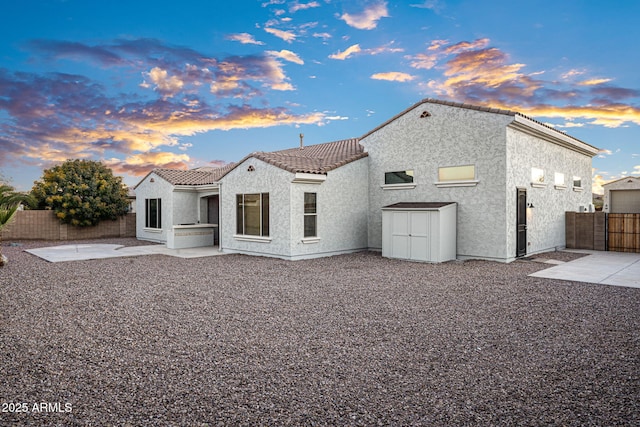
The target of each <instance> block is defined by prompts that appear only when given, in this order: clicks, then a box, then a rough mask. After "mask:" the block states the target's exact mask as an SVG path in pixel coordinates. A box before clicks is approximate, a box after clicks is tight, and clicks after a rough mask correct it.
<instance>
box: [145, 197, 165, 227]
mask: <svg viewBox="0 0 640 427" xmlns="http://www.w3.org/2000/svg"><path fill="white" fill-rule="evenodd" d="M144 211H145V221H144V226H145V228H162V199H145V200H144Z"/></svg>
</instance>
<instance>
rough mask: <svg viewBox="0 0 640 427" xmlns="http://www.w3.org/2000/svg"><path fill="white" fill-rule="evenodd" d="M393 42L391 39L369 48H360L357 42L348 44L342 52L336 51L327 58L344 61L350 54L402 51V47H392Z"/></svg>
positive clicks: (378, 53) (377, 53)
mask: <svg viewBox="0 0 640 427" xmlns="http://www.w3.org/2000/svg"><path fill="white" fill-rule="evenodd" d="M393 44H394V42H393V41H392V42H389V43H387V44H386V45H383V46H379V47H374V48H369V49H362V48H361V47H360V45H359V44H354V45H351V46H349V47H348V48H346V49H345V50H344V51H342V52H340V51H338V52H337V53H334V54H331V55H329V58H331V59H337V60H340V61H344V60H345V59H347V58H349V57H351V56H355V55H358V54H362V55H380V54H383V53H396V52H404V49H402V48H399V47H392V45H393Z"/></svg>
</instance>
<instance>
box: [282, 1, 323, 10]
mask: <svg viewBox="0 0 640 427" xmlns="http://www.w3.org/2000/svg"><path fill="white" fill-rule="evenodd" d="M314 7H320V3H318V2H317V1H312V2H309V3H304V4H303V3H298V2H297V1H296V2H293V4H292V5H291V6H289V12H290V13H296V12H297V11H299V10H306V9H312V8H314Z"/></svg>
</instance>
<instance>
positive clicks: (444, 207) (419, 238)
mask: <svg viewBox="0 0 640 427" xmlns="http://www.w3.org/2000/svg"><path fill="white" fill-rule="evenodd" d="M456 206H457V205H456V204H455V203H396V204H394V205H389V206H385V207H384V208H382V256H384V257H388V258H400V259H407V260H412V261H427V262H443V261H449V260H452V259H455V258H456Z"/></svg>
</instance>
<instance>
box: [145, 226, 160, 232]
mask: <svg viewBox="0 0 640 427" xmlns="http://www.w3.org/2000/svg"><path fill="white" fill-rule="evenodd" d="M142 230H143V231H144V232H145V233H162V228H149V227H144V228H143V229H142Z"/></svg>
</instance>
